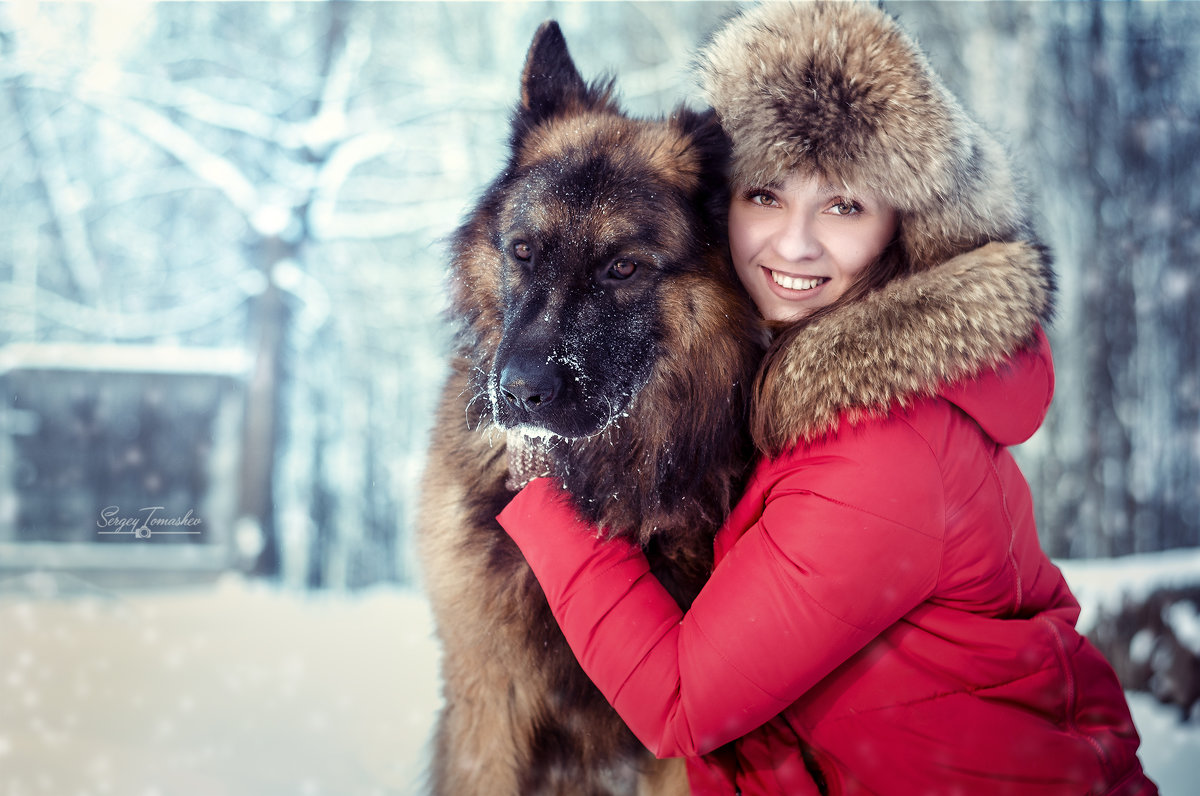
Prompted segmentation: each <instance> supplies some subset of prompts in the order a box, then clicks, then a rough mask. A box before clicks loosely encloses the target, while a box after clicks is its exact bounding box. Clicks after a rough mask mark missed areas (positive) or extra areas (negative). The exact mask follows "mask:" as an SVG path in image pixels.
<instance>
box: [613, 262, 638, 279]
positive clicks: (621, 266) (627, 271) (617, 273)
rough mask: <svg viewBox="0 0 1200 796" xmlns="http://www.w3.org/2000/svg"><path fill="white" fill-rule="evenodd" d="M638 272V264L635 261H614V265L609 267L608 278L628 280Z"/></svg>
mask: <svg viewBox="0 0 1200 796" xmlns="http://www.w3.org/2000/svg"><path fill="white" fill-rule="evenodd" d="M636 270H637V263H635V262H634V261H633V260H614V261H613V264H612V265H610V266H609V267H608V278H609V279H628V278H629V277H631V276H633V272H634V271H636Z"/></svg>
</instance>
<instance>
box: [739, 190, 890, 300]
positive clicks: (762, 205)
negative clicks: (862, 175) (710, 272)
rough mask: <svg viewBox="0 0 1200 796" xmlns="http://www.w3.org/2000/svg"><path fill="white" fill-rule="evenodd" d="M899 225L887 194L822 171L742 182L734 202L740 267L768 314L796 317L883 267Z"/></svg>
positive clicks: (742, 277) (742, 275)
mask: <svg viewBox="0 0 1200 796" xmlns="http://www.w3.org/2000/svg"><path fill="white" fill-rule="evenodd" d="M896 229H897V214H896V211H895V209H894V208H893V207H892V206H891V205H890V204H888V203H887V202H886V201H884V200H883V199H882V198H880V197H879V196H877V195H876V194H874V193H873V192H860V193H856V194H854V195H853V197H851V196H849V195H846V194H843V193H838V192H837V188H835V187H834V186H833V185H831V184H830V183H829V182H828V181H827V180H825V179H823V178H822V177H820V176H818V175H815V174H813V175H809V176H803V175H802V174H801V173H798V172H793V173H792V174H789V175H788V176H787V178H786V179H785V180H784V181H783V182H782V183H780V184H773V185H768V186H766V187H763V188H753V187H751V188H743V189H741V190H735V191H734V193H733V197H732V200H731V202H730V205H729V249H730V253H731V254H732V255H733V265H734V268H735V269H736V270H737V275H738V277H739V278H740V279H741V281H742V284H743V285H745V287H746V290H747V291H748V292H749V293H750V297H751V298H752V299H753V300H754V303H755V304H756V305H757V306H758V309H759V312H761V313H762V315H763V317H764V318H766V319H767V320H768V321H794V320H797V319H799V318H802V317H805V316H807V315H809V314H811V313H812V312H814V311H815V310H817V309H819V308H821V307H826V306H829V305H830V304H832V303H833V302H834V301H836V300H837V299H839V298H840V297H841V296H842V295H844V294H845V293H846V291H847V290H848V289H849V288H850V287H851V286H852V285H853V284H855V283H856V282H857V281H858V280H859V279H860V278H861V277H865V276H866V272H867V271H868V270H869V269H871V268H877V267H882V264H884V263H885V260H884V259H883V254H884V250H885V249H886V248H887V246H888V244H889V243H890V242H891V241H892V240H894V238H895V236H896Z"/></svg>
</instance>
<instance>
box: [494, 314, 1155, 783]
mask: <svg viewBox="0 0 1200 796" xmlns="http://www.w3.org/2000/svg"><path fill="white" fill-rule="evenodd" d="M1052 389H1053V368H1052V364H1051V360H1050V352H1049V347H1048V345H1047V343H1046V340H1045V337H1044V336H1043V335H1041V333H1040V332H1039V333H1038V336H1037V342H1036V344H1035V345H1034V346H1033V347H1032V348H1031V349H1028V350H1026V351H1025V352H1023V353H1021V354H1019V355H1017V356H1015V357H1014V358H1013V359H1011V360H1009V361H1008V362H1007V363H1006V364H1004V365H1002V366H1001V367H1000V368H999V369H998V370H996V371H995V372H991V371H987V372H985V373H984V375H981V376H977V377H975V378H973V379H969V380H966V381H961V382H958V383H957V384H955V385H954V386H952V387H946V388H943V389H941V390H940V391H939V392H938V394H937V395H936V396H933V397H928V398H921V399H917V400H915V401H913V402H911V403H909V404H908V406H907V408H893V409H892V410H891V411H890V412H888V413H887V414H886V415H883V416H878V417H875V418H873V419H867V420H860V421H859V422H857V423H855V424H853V425H851V424H850V423H849V422H848V421H847V422H842V423H841V424H840V425H839V426H838V427H837V428H836V429H835V432H834V433H831V434H828V435H825V436H823V437H821V438H820V439H818V440H816V441H814V442H811V443H810V444H807V445H800V446H798V447H796V448H795V449H794V450H792V451H791V452H790V453H787V454H784V455H781V456H779V457H777V458H774V459H770V460H765V461H763V462H762V463H761V464H760V466H759V467H758V468H757V471H756V472H755V473H754V476H753V478H752V481H751V483H750V485H749V487H748V489H747V491H746V492H745V494H744V497H743V498H742V500H741V501H740V502H739V504H738V505H737V507H736V508H735V510H734V511H733V513H732V515H731V516H730V517H729V519H728V521H727V523H726V524H725V526H724V527H723V529H722V530H721V531H720V533H719V535H718V537H717V540H716V553H717V562H718V563H717V566H716V568H715V571H714V572H713V575H712V578H711V580H710V581H709V582H708V584H707V585H706V586H705V588H704V590H703V591H702V593H701V594H700V596H699V598H698V599H697V600H696V602H695V604H694V605H693V606H692V608H691V609H690V610H689V611H688V612H687V613H686V614H682V613H681V612H680V610H679V608H678V607H677V606H676V604H675V603H674V602H673V601H672V599H671V598H670V597H669V596H668V595H667V593H666V592H665V591H664V590H663V589H662V587H661V585H660V584H659V583H658V581H657V580H655V579H654V577H653V576H652V575H651V574H650V573H649V571H648V568H647V564H646V561H645V558H644V557H643V556H642V554H641V552H640V550H639V549H637V548H636V547H635V546H632V545H630V544H627V543H625V542H623V541H619V540H618V541H611V542H608V541H603V540H601V539H599V538H598V535H597V533H596V531H595V529H592V528H589V527H586V526H584V525H583V523H582V522H581V521H580V519H579V518H578V516H577V514H576V513H575V511H574V510H573V508H572V507H571V506H570V504H569V503H568V502H567V500H565V499H564V493H563V492H562V490H561V488H560V487H559V486H558V485H557V483H556V482H553V481H550V480H548V479H539V480H537V481H534V482H532V483H531V484H529V486H527V487H526V488H525V489H524V490H523V491H522V492H521V493H520V494H518V495H517V497H516V498H515V499H514V500H513V501H512V503H511V504H510V505H509V506H508V507H507V508H506V509H505V511H504V512H503V513H502V514H501V515H500V517H499V520H500V523H501V525H503V526H504V528H505V530H506V531H507V532H508V533H509V534H510V535H511V536H512V537H513V539H514V540H516V542H517V543H518V544H519V545H520V547H521V549H522V551H523V552H524V554H525V556H526V558H527V560H528V562H529V564H530V566H531V567H532V568H533V570H534V572H535V573H536V575H537V577H538V580H539V581H540V582H541V584H542V586H543V588H544V589H545V592H546V595H547V597H548V599H549V601H550V605H551V607H552V608H553V611H554V614H555V616H556V617H557V618H558V621H559V624H560V625H561V627H562V630H563V632H564V633H565V635H566V637H567V639H568V641H569V642H570V644H571V647H572V649H574V650H575V653H576V655H577V657H578V658H579V660H580V662H581V664H582V665H583V667H584V669H585V670H586V671H587V672H588V674H589V675H590V677H591V678H592V680H593V681H594V682H595V683H596V685H597V686H598V687H599V688H600V689H601V691H603V692H604V694H605V695H606V696H607V698H608V699H609V701H610V702H611V703H612V705H613V706H614V707H615V708H616V710H617V711H618V713H619V714H620V715H621V716H622V717H623V718H624V719H625V721H626V722H627V723H628V724H629V726H630V728H632V729H633V731H634V732H635V733H636V734H637V736H638V737H639V738H640V739H641V740H642V741H643V742H644V743H645V744H646V746H647V747H649V748H650V749H651V750H652V751H653V752H654V753H655V754H656V755H658V756H660V757H665V756H686V757H688V758H690V759H689V776H690V780H691V784H692V788H693V793H696V794H735V793H741V794H743V796H749V795H750V794H816V793H818V788H817V785H816V784H815V783H814V776H816V777H819V778H822V779H823V780H824V788H825V790H826V792H828V793H831V794H859V793H879V794H922V795H926V794H1002V793H1003V794H1021V796H1035V795H1036V794H1153V793H1156V792H1157V791H1156V789H1155V787H1154V785H1153V783H1151V782H1150V781H1149V780H1148V779H1147V778H1146V777H1145V776H1144V774H1143V773H1142V770H1141V766H1140V764H1139V762H1138V759H1137V755H1136V752H1137V746H1138V736H1137V733H1136V731H1135V730H1134V727H1133V723H1132V721H1131V719H1130V715H1129V711H1128V708H1127V706H1126V704H1125V699H1124V695H1123V693H1122V690H1121V687H1120V685H1119V684H1118V682H1117V679H1116V677H1115V676H1114V674H1113V671H1112V669H1111V667H1110V666H1109V665H1108V663H1107V662H1106V661H1105V660H1104V659H1103V658H1102V657H1101V655H1100V654H1099V653H1098V652H1097V651H1096V650H1095V649H1094V648H1093V647H1092V646H1091V645H1090V644H1089V643H1088V642H1087V641H1086V640H1085V639H1084V638H1082V637H1081V636H1080V635H1079V634H1078V633H1077V632H1076V630H1075V628H1074V623H1075V619H1076V617H1077V616H1078V613H1079V607H1078V604H1077V603H1076V601H1075V599H1074V598H1073V597H1072V595H1071V593H1070V592H1069V590H1068V589H1067V586H1066V583H1065V582H1064V581H1063V578H1062V575H1061V574H1060V572H1059V570H1058V569H1057V568H1056V567H1055V566H1054V565H1053V564H1052V563H1051V562H1050V561H1049V560H1048V559H1047V558H1046V556H1045V554H1044V553H1043V552H1042V550H1041V548H1040V547H1039V544H1038V539H1037V534H1036V529H1035V527H1034V520H1033V507H1032V505H1031V500H1030V494H1029V490H1028V487H1027V485H1026V482H1025V480H1024V478H1023V477H1022V475H1021V473H1020V472H1019V470H1018V469H1017V466H1016V464H1015V463H1014V461H1013V459H1012V457H1011V456H1010V455H1009V453H1008V451H1007V450H1006V448H1005V446H1006V445H1012V444H1017V443H1019V442H1022V441H1024V440H1025V439H1027V438H1028V437H1029V436H1030V435H1031V434H1032V433H1033V432H1034V431H1035V430H1036V429H1037V427H1038V425H1039V424H1040V423H1041V421H1042V418H1043V416H1044V414H1045V411H1046V409H1047V406H1048V405H1049V401H1050V395H1051V392H1052ZM802 749H804V750H805V753H802V752H801V750H802ZM805 754H807V756H808V757H809V760H808V762H807V764H806V762H805V760H804V756H805ZM811 772H817V773H815V774H814V773H811Z"/></svg>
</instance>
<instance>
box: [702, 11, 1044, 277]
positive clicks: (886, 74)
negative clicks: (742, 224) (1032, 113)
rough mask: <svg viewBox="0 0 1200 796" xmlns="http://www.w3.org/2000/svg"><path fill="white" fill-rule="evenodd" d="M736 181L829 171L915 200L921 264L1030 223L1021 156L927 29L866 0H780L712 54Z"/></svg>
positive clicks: (910, 227)
mask: <svg viewBox="0 0 1200 796" xmlns="http://www.w3.org/2000/svg"><path fill="white" fill-rule="evenodd" d="M699 69H700V80H701V84H702V88H703V90H704V92H705V93H706V95H707V98H708V101H709V102H710V103H711V104H712V106H713V108H714V109H716V112H717V115H718V117H719V118H720V120H721V124H722V126H723V127H724V128H725V131H726V132H727V133H728V134H729V136H730V138H731V139H732V141H733V178H734V181H735V184H739V185H751V186H763V185H767V184H770V183H773V182H781V181H782V180H783V179H784V178H785V176H786V175H787V174H788V173H789V172H792V171H795V170H800V171H801V172H805V173H814V172H815V173H820V174H823V175H824V176H827V177H829V178H830V179H833V180H838V181H841V182H843V183H845V184H846V185H847V186H849V187H850V188H851V189H852V190H853V189H858V190H863V189H866V190H870V191H873V192H875V193H877V194H879V195H880V196H881V197H883V198H885V199H886V200H887V201H888V202H889V203H890V204H892V205H893V206H894V207H896V208H897V209H898V210H899V211H900V212H901V218H902V222H901V240H900V244H901V246H902V248H903V250H904V252H905V254H906V255H907V258H908V261H909V267H910V268H912V269H913V270H917V271H920V270H924V269H926V268H928V267H930V266H932V265H935V264H937V263H940V262H942V261H944V260H946V259H949V258H950V257H953V256H954V255H956V254H959V253H962V252H964V251H968V250H970V249H974V248H976V247H978V246H980V245H982V244H983V243H986V242H988V241H1008V240H1014V239H1021V238H1027V237H1028V231H1027V226H1028V224H1027V221H1026V216H1025V215H1024V213H1023V212H1022V204H1021V203H1020V202H1019V200H1018V197H1017V191H1016V189H1015V186H1014V181H1013V176H1012V172H1011V169H1010V167H1009V164H1008V161H1007V157H1006V155H1005V153H1004V151H1003V150H1002V149H1001V147H1000V146H999V144H997V143H996V141H995V140H993V138H992V137H991V136H989V135H988V134H987V133H986V132H985V131H984V130H983V129H981V128H980V127H979V125H978V124H976V123H975V122H974V121H973V120H972V119H971V118H970V117H969V116H968V115H967V114H966V113H965V112H964V110H963V109H962V107H961V106H960V105H959V103H958V102H957V101H956V100H955V98H954V97H953V96H952V95H951V94H950V92H949V91H948V90H947V89H946V88H945V86H943V85H942V83H941V81H940V80H939V79H938V77H937V76H936V75H935V74H934V72H933V70H932V69H931V68H930V67H929V64H928V62H927V61H926V59H925V56H924V55H923V54H922V53H921V51H920V49H919V48H918V47H917V45H916V44H915V43H914V42H913V40H912V39H911V38H910V37H909V36H908V35H907V34H905V33H904V31H902V30H901V29H900V27H899V26H898V25H897V24H896V22H895V20H893V19H892V18H891V17H890V16H889V15H887V14H886V13H884V12H883V11H882V10H881V9H879V8H877V7H875V6H874V5H873V4H870V3H866V2H838V1H837V0H830V1H826V2H810V3H790V2H768V3H764V4H762V5H759V6H756V7H754V8H752V9H750V10H749V11H747V12H745V13H743V14H741V15H740V16H738V17H735V18H734V19H732V20H731V21H730V22H729V23H727V24H726V25H725V26H724V27H723V28H722V29H721V30H719V31H718V32H717V33H716V34H715V35H714V37H713V39H712V40H711V41H710V42H709V43H708V45H707V46H706V47H705V48H704V50H703V51H702V53H701V54H700V57H699Z"/></svg>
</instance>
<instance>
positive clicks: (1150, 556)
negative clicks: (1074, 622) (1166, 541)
mask: <svg viewBox="0 0 1200 796" xmlns="http://www.w3.org/2000/svg"><path fill="white" fill-rule="evenodd" d="M1054 563H1055V564H1057V565H1058V567H1059V569H1061V570H1062V573H1063V576H1064V577H1065V578H1066V579H1067V585H1069V586H1070V587H1071V591H1072V592H1073V593H1074V594H1075V597H1076V598H1077V599H1078V600H1079V604H1080V607H1081V609H1082V610H1081V612H1080V615H1079V622H1078V628H1079V631H1080V632H1081V633H1088V632H1090V631H1091V629H1092V628H1093V627H1095V624H1096V620H1097V619H1098V618H1099V617H1100V614H1101V613H1102V612H1108V613H1115V612H1117V611H1119V610H1120V608H1121V605H1122V603H1123V602H1124V601H1125V600H1126V599H1129V600H1134V601H1140V600H1144V599H1146V597H1148V596H1149V595H1150V594H1151V593H1152V592H1154V591H1155V590H1156V589H1165V588H1178V587H1182V586H1193V585H1197V584H1200V548H1189V549H1185V550H1168V551H1166V552H1163V553H1142V554H1139V555H1133V556H1124V557H1121V558H1096V559H1089V560H1076V559H1071V560H1058V561H1055V562H1054Z"/></svg>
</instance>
